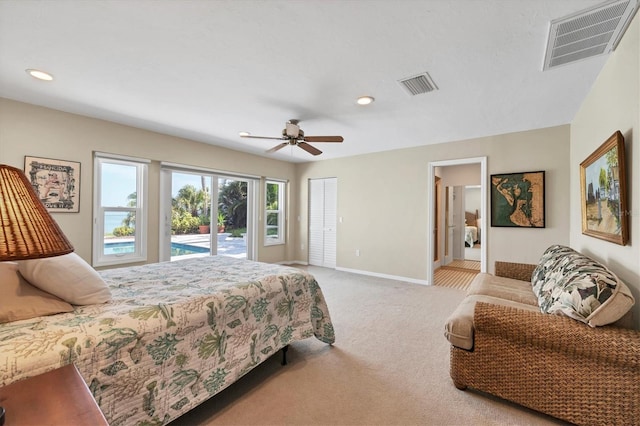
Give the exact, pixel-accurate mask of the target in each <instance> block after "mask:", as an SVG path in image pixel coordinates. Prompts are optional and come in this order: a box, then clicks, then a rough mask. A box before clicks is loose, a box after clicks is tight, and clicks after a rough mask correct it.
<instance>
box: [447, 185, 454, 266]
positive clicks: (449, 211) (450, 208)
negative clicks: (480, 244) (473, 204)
mask: <svg viewBox="0 0 640 426" xmlns="http://www.w3.org/2000/svg"><path fill="white" fill-rule="evenodd" d="M445 216H446V219H445V226H446V227H447V236H446V242H445V245H444V247H445V253H444V264H445V265H448V264H449V263H451V262H452V261H453V230H454V229H455V227H456V226H455V224H454V222H453V188H452V187H450V186H447V188H446V200H445Z"/></svg>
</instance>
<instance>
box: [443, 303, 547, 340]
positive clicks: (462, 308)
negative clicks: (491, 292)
mask: <svg viewBox="0 0 640 426" xmlns="http://www.w3.org/2000/svg"><path fill="white" fill-rule="evenodd" d="M477 302H487V303H493V304H494V305H502V306H511V307H514V308H520V309H526V310H529V311H533V312H540V308H538V307H537V306H532V305H529V304H526V303H518V302H514V301H512V300H507V299H501V298H498V297H492V296H485V295H482V294H473V295H469V296H467V297H465V298H464V300H463V301H462V302H460V304H459V305H458V307H457V308H456V310H455V311H454V312H453V313H452V314H451V315H450V316H449V318H448V319H447V321H446V323H445V331H444V335H445V337H446V338H447V339H448V340H449V342H450V343H451V344H452V345H453V346H456V347H458V348H461V349H466V350H471V349H473V333H474V328H473V314H474V310H475V308H476V303H477Z"/></svg>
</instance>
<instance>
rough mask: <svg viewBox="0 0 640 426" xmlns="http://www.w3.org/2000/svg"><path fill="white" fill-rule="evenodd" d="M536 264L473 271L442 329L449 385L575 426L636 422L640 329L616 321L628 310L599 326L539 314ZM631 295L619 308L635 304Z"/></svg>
mask: <svg viewBox="0 0 640 426" xmlns="http://www.w3.org/2000/svg"><path fill="white" fill-rule="evenodd" d="M543 258H544V256H543ZM564 263H565V265H564V266H565V267H566V266H567V265H566V263H567V262H566V260H565V262H564ZM600 266H602V265H600ZM539 269H540V268H539V265H527V264H514V263H507V262H496V265H495V275H490V274H480V275H479V276H478V277H476V279H475V280H474V282H473V283H472V284H471V286H470V288H469V291H468V293H467V297H466V298H465V300H464V301H463V302H462V303H461V304H460V306H459V307H458V309H457V310H456V312H454V313H453V314H452V316H451V317H450V318H449V320H448V321H447V325H446V327H445V335H446V336H447V338H448V339H449V341H450V342H451V343H452V345H451V366H450V367H451V370H450V374H451V378H452V379H453V383H454V385H455V386H456V387H457V388H458V389H461V390H464V389H466V388H467V387H469V388H474V389H477V390H480V391H483V392H487V393H489V394H492V395H495V396H498V397H501V398H504V399H507V400H510V401H513V402H516V403H518V404H521V405H523V406H526V407H529V408H531V409H534V410H537V411H541V412H543V413H546V414H549V415H551V416H554V417H557V418H560V419H563V420H567V421H569V422H571V423H575V424H579V425H601V424H602V425H633V424H640V332H639V331H635V330H632V329H629V328H624V327H620V326H619V324H620V323H621V322H624V321H625V320H626V321H627V323H629V321H628V314H627V315H623V316H622V319H620V320H618V321H617V322H616V324H615V325H614V324H612V325H599V326H597V327H596V326H589V325H588V324H585V323H584V322H581V321H576V320H575V319H574V318H569V317H567V316H563V315H550V314H549V313H544V312H541V309H540V306H537V305H535V303H536V299H537V297H535V294H534V292H533V291H532V290H531V289H532V283H531V281H532V274H533V275H534V277H535V276H536V271H537V270H538V271H537V272H540V271H539ZM547 272H549V271H547ZM617 290H618V291H620V290H621V289H620V288H618V289H617ZM527 291H528V292H530V293H531V295H532V296H533V298H532V297H529V295H528V294H527V293H526V292H527ZM627 291H628V289H627ZM616 294H617V292H616ZM612 296H613V295H612ZM612 296H610V297H609V299H610V298H611V297H612ZM629 296H630V293H629V294H628V295H623V296H621V298H622V299H627V300H626V301H625V300H622V302H624V303H623V304H621V300H618V306H617V308H619V309H622V310H624V309H625V308H624V306H627V305H633V302H634V301H633V297H632V296H631V300H628V299H629ZM532 302H533V303H534V304H533V305H532V304H531V303H532ZM605 305H606V303H605ZM611 305H612V306H613V303H611ZM627 311H628V309H627ZM623 314H624V312H623ZM609 318H611V317H609ZM585 322H586V321H585ZM592 325H593V324H592ZM468 337H471V344H469V339H468ZM461 346H462V347H461Z"/></svg>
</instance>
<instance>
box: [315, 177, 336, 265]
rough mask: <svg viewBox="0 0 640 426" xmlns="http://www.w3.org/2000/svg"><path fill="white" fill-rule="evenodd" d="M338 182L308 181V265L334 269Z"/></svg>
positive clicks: (329, 180) (329, 179) (334, 179)
mask: <svg viewBox="0 0 640 426" xmlns="http://www.w3.org/2000/svg"><path fill="white" fill-rule="evenodd" d="M337 206H338V180H337V179H336V178H328V179H311V180H309V264H311V265H316V266H324V267H326V268H335V267H336V242H337V238H336V237H337V229H336V224H337V220H336V216H337Z"/></svg>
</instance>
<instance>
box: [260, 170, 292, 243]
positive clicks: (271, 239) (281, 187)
mask: <svg viewBox="0 0 640 426" xmlns="http://www.w3.org/2000/svg"><path fill="white" fill-rule="evenodd" d="M286 184H287V182H286V181H282V180H276V179H266V180H265V185H264V245H265V246H273V245H278V244H285V241H286V240H285V232H284V230H285V217H286V216H285V198H284V195H285V191H286V189H287V185H286ZM269 185H278V209H277V210H268V209H267V207H268V206H267V194H268V193H269V191H268V188H269ZM270 214H277V216H278V225H277V226H274V225H267V218H268V217H269V215H270ZM273 228H276V229H277V235H275V236H273V235H269V230H270V229H273Z"/></svg>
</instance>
